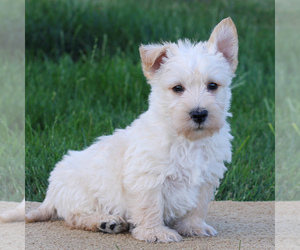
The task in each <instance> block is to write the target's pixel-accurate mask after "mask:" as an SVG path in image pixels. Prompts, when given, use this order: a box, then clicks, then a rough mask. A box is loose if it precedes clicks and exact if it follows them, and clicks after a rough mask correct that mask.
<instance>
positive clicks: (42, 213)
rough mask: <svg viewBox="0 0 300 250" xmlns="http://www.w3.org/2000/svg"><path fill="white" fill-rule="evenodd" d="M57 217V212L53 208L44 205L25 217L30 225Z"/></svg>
mask: <svg viewBox="0 0 300 250" xmlns="http://www.w3.org/2000/svg"><path fill="white" fill-rule="evenodd" d="M55 215H56V210H55V208H54V207H53V206H51V207H49V206H47V205H46V204H45V203H43V204H42V205H41V206H40V207H39V208H37V209H35V210H32V211H30V212H29V213H27V214H26V215H25V220H26V222H28V223H32V222H38V221H47V220H51V219H52V217H54V216H55Z"/></svg>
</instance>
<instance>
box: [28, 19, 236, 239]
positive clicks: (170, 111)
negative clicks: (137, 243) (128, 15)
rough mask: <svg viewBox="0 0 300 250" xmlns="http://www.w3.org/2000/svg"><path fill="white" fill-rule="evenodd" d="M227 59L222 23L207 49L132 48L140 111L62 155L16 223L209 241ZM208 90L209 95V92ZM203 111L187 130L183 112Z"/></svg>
mask: <svg viewBox="0 0 300 250" xmlns="http://www.w3.org/2000/svg"><path fill="white" fill-rule="evenodd" d="M237 53H238V40H237V32H236V28H235V25H234V24H233V22H232V21H231V19H230V18H227V19H224V20H223V21H222V22H220V23H219V24H218V25H217V26H216V27H215V29H214V30H213V32H212V34H211V36H210V39H209V40H208V41H207V42H200V43H197V44H193V43H191V42H190V41H188V40H184V41H178V43H163V44H154V45H146V46H144V45H142V46H141V47H140V54H141V59H142V67H143V72H144V74H145V76H146V77H147V79H148V82H149V84H150V85H151V94H150V97H149V109H148V111H147V112H145V113H144V114H142V115H141V116H140V117H139V119H137V120H135V121H134V122H133V123H132V124H131V126H128V127H127V128H126V129H122V130H116V131H115V132H114V134H113V135H111V136H103V137H100V138H98V140H97V142H96V143H94V144H93V145H92V146H90V147H89V148H87V149H85V150H83V151H79V152H78V151H69V152H68V154H67V155H65V156H64V158H63V159H62V161H60V162H59V163H58V164H57V165H56V167H55V168H54V170H53V171H52V173H51V176H50V178H49V183H50V184H49V188H48V191H47V196H46V198H45V200H44V202H43V204H42V205H41V206H40V207H39V208H38V209H37V210H34V211H31V212H30V213H28V214H27V215H26V221H27V222H36V221H45V220H50V219H51V218H53V217H56V216H58V217H60V218H63V219H65V220H66V223H67V224H68V225H69V226H71V227H74V228H82V229H86V230H92V231H103V232H109V233H119V232H122V231H124V230H130V231H131V232H132V235H133V236H134V237H135V238H137V239H139V240H144V241H148V242H171V241H180V240H181V239H182V237H181V235H184V236H212V235H215V234H216V231H215V229H213V228H212V227H210V226H209V225H207V224H206V223H205V217H206V213H207V209H208V204H209V201H210V200H211V199H212V198H213V193H214V190H215V188H216V187H218V186H219V179H221V178H223V174H224V172H225V170H226V167H225V166H224V161H227V162H230V160H231V144H230V141H231V139H232V136H231V135H230V127H229V124H228V123H227V121H226V118H227V117H228V116H230V113H229V107H230V98H231V92H230V87H229V86H230V83H231V80H232V78H233V76H234V72H235V70H236V67H237V63H238V61H237ZM210 83H216V84H217V86H218V88H217V89H215V90H213V89H209V88H210V87H209V86H210ZM176 86H177V88H182V91H181V90H179V91H177V90H176ZM178 86H180V87H178ZM203 110H205V112H206V113H207V117H206V116H204V117H201V119H202V120H203V121H201V122H196V121H195V120H197V119H200V118H199V117H197V116H196V118H195V117H194V118H193V116H192V112H196V114H199V112H202V111H203ZM197 112H198V113H197Z"/></svg>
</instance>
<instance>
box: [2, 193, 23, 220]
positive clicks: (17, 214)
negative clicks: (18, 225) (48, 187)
mask: <svg viewBox="0 0 300 250" xmlns="http://www.w3.org/2000/svg"><path fill="white" fill-rule="evenodd" d="M24 218H25V199H24V200H23V201H22V202H21V203H20V204H19V205H18V206H17V207H16V208H15V209H13V210H9V211H7V212H5V213H3V214H1V215H0V221H1V222H4V223H7V222H15V221H24Z"/></svg>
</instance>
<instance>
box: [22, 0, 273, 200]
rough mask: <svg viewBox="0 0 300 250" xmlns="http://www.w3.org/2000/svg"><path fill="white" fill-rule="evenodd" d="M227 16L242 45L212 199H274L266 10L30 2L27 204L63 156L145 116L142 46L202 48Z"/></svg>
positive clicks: (269, 12)
mask: <svg viewBox="0 0 300 250" xmlns="http://www.w3.org/2000/svg"><path fill="white" fill-rule="evenodd" d="M227 16H231V17H232V19H233V20H234V22H235V24H236V26H237V29H238V32H239V41H240V52H239V53H240V55H239V61H240V64H239V67H238V70H237V77H236V78H235V79H234V82H233V90H232V91H233V101H232V108H231V111H232V113H233V118H231V119H230V123H231V124H232V134H233V135H234V137H235V139H234V141H233V161H232V163H231V164H228V172H227V173H226V175H225V178H224V179H223V181H222V184H221V186H220V188H219V191H218V193H217V196H216V199H218V200H224V199H227V200H229V199H232V200H240V201H245V200H248V201H250V200H251V201H257V200H274V199H275V187H274V183H275V174H274V173H275V168H274V164H275V159H274V150H275V149H274V143H275V137H274V131H273V130H272V129H271V128H274V127H275V124H274V106H275V104H274V3H273V2H272V1H241V0H240V1H171V0H166V1H158V0H154V1H133V0H128V1H84V2H82V1H56V2H55V5H53V2H51V1H46V0H41V1H32V0H29V1H27V4H26V197H27V199H28V200H36V201H42V200H43V199H44V197H45V192H46V188H47V186H48V182H47V178H48V177H49V172H50V171H51V170H52V169H53V167H54V165H55V163H56V162H57V161H59V160H60V159H61V158H62V156H63V155H64V154H65V153H66V152H67V150H68V149H73V150H80V149H83V148H85V147H87V146H89V145H90V144H91V143H92V142H93V141H94V140H95V138H96V137H98V136H100V135H103V134H110V133H112V131H113V130H114V129H115V128H124V127H126V126H127V125H129V124H130V123H131V122H132V121H133V120H134V119H135V118H136V117H138V115H139V114H140V113H141V112H143V111H145V110H147V108H148V103H147V98H148V94H149V90H150V88H149V86H148V85H147V83H146V80H145V78H144V76H143V74H142V70H141V67H140V62H139V55H138V47H139V45H140V44H141V43H150V42H159V41H161V40H166V41H175V40H177V39H178V38H185V37H186V38H190V39H192V40H206V39H208V37H209V33H210V32H211V30H212V28H213V27H214V26H215V25H216V24H217V23H218V22H219V21H220V20H221V19H222V18H225V17H227Z"/></svg>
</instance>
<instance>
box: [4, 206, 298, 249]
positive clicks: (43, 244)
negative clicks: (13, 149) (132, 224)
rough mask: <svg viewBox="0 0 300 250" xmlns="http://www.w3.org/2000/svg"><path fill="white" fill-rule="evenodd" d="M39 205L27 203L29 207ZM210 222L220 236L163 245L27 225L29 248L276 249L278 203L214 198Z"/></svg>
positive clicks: (47, 225)
mask: <svg viewBox="0 0 300 250" xmlns="http://www.w3.org/2000/svg"><path fill="white" fill-rule="evenodd" d="M39 204H40V203H34V202H27V203H26V207H27V208H26V209H27V210H31V209H33V208H36V207H37V206H39ZM2 210H3V209H2ZM207 223H208V224H210V225H212V226H213V227H214V228H215V229H216V230H217V231H218V232H219V233H218V235H217V236H215V237H184V240H183V241H182V242H177V243H168V244H162V243H146V242H141V241H138V240H136V239H134V238H133V237H132V236H131V235H130V234H129V233H124V234H117V235H111V234H104V233H93V232H87V231H83V230H71V229H69V228H68V227H66V226H65V225H64V221H52V222H39V223H33V224H26V249H34V250H36V249H60V250H62V249H170V250H171V249H172V250H173V249H239V247H240V249H275V202H232V201H215V202H212V203H211V205H210V210H209V214H208V218H207ZM19 225H20V226H21V225H23V224H22V223H21V224H19V223H18V224H12V225H11V226H12V228H11V229H12V230H13V231H14V230H15V228H13V227H17V226H19ZM0 230H1V229H0ZM6 230H8V229H7V228H6ZM1 231H2V230H1ZM1 241H2V240H1ZM0 249H1V247H0ZM7 249H12V248H7ZM14 249H17V248H14ZM276 249H277V247H276ZM278 249H279V248H278ZM282 249H288V248H282ZM295 249H296V248H295Z"/></svg>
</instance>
